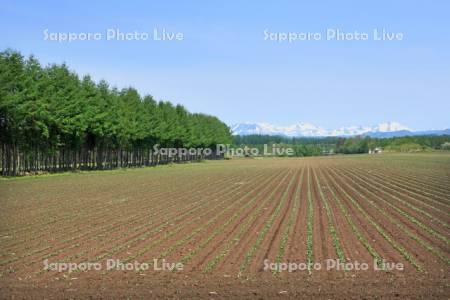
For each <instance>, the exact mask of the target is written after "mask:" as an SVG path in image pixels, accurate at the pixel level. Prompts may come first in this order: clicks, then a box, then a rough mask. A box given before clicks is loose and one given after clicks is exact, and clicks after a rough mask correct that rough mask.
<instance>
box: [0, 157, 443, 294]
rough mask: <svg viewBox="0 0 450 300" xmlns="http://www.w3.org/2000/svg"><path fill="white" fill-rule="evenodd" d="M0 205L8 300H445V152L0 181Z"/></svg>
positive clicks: (0, 254) (2, 284) (1, 268)
mask: <svg viewBox="0 0 450 300" xmlns="http://www.w3.org/2000/svg"><path fill="white" fill-rule="evenodd" d="M0 204H1V209H0V276H1V277H0V291H1V293H0V297H4V298H10V297H13V296H15V297H19V298H24V297H25V298H32V297H35V298H41V297H48V298H85V297H88V296H91V297H95V298H97V297H103V298H111V297H138V298H141V297H144V298H146V297H151V296H162V297H175V298H186V297H196V298H198V297H201V298H206V297H216V298H217V297H219V298H221V297H240V298H261V297H263V298H264V297H275V296H276V297H298V296H304V297H309V296H314V297H323V298H352V297H356V298H359V297H366V298H372V297H380V296H385V297H392V298H395V297H402V296H405V297H410V298H421V297H426V298H444V299H446V298H448V296H449V295H450V286H449V282H450V280H449V276H450V155H446V154H409V155H408V154H403V155H400V154H390V155H387V154H381V155H372V156H367V155H361V156H335V157H318V158H279V159H275V158H271V159H233V160H229V161H214V162H206V163H194V164H185V165H173V166H163V167H156V168H145V169H133V170H118V171H103V172H92V173H82V174H67V175H51V176H46V177H38V178H18V179H2V180H0ZM155 259H156V266H158V268H159V269H155V268H154V267H155ZM112 260H114V261H120V263H121V264H122V266H131V265H133V266H132V267H130V268H128V267H123V268H119V267H117V268H112V269H107V262H108V261H112ZM46 263H48V264H52V265H51V266H52V267H51V268H47V269H46V268H45V266H46V265H45V264H46ZM87 263H90V264H92V266H94V265H96V266H100V268H99V270H97V269H89V270H83V269H82V268H83V266H85V265H87ZM175 263H178V264H179V266H182V270H181V269H179V270H175V271H174V270H168V269H170V268H173V267H174V265H173V264H175ZM68 264H72V265H73V266H75V265H76V266H77V269H76V270H73V271H72V272H69V271H67V270H63V271H60V270H56V269H55V268H56V266H59V267H63V266H66V265H68ZM136 264H139V266H141V267H142V268H139V267H136ZM145 264H147V265H148V266H149V268H148V269H146V270H144V269H143V268H144V266H145ZM333 264H334V265H333ZM366 265H367V268H365V267H366ZM161 268H162V269H163V270H160V269H161ZM286 268H287V269H286ZM361 268H363V269H361Z"/></svg>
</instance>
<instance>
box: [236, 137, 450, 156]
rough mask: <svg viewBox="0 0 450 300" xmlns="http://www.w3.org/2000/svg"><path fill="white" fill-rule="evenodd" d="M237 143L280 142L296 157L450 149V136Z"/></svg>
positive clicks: (241, 141) (261, 140)
mask: <svg viewBox="0 0 450 300" xmlns="http://www.w3.org/2000/svg"><path fill="white" fill-rule="evenodd" d="M233 143H234V145H235V146H243V145H246V146H249V147H257V148H262V146H263V145H264V144H267V145H272V144H277V145H280V146H281V147H291V148H293V149H294V151H295V155H296V156H317V155H327V154H332V153H342V154H357V153H368V152H369V150H374V149H375V148H382V149H383V151H388V152H419V151H428V150H450V136H449V135H441V136H432V135H426V136H406V137H392V138H372V137H368V136H356V137H324V138H308V137H301V138H290V137H284V136H271V135H246V136H234V137H233Z"/></svg>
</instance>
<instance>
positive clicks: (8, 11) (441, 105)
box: [0, 0, 450, 130]
mask: <svg viewBox="0 0 450 300" xmlns="http://www.w3.org/2000/svg"><path fill="white" fill-rule="evenodd" d="M63 2H65V3H63ZM448 15H450V2H449V1H444V0H442V1H411V0H410V1H372V3H370V4H369V3H368V1H367V2H365V3H364V4H363V3H362V1H339V4H338V1H308V2H306V1H304V3H302V1H270V2H269V1H181V0H180V1H128V2H125V1H121V2H120V1H116V2H114V1H104V2H102V1H34V2H32V1H27V2H26V1H5V0H0V27H1V28H2V31H1V33H0V49H5V48H8V47H10V48H13V49H16V50H19V51H21V52H22V53H23V54H25V55H30V54H34V55H35V56H36V57H37V58H38V59H39V60H40V61H41V62H43V63H44V64H47V63H53V62H56V63H62V62H66V63H67V64H68V65H69V66H70V67H71V69H73V70H75V71H76V72H78V73H79V74H87V73H89V74H90V75H91V76H92V77H93V78H94V79H96V80H99V79H106V80H107V81H108V82H110V83H111V84H113V85H115V86H117V87H119V88H122V87H126V86H133V87H136V88H137V89H138V90H139V91H140V92H141V93H142V94H151V95H153V96H154V97H155V98H157V99H163V100H170V101H172V102H174V103H181V104H183V105H185V106H186V107H187V108H188V109H189V110H190V111H194V112H205V113H209V114H213V115H217V116H218V117H220V118H221V119H222V120H224V121H225V122H227V123H228V124H233V123H237V122H243V121H255V122H261V121H265V122H271V123H275V124H280V125H286V124H290V123H294V122H300V121H302V122H311V123H313V124H316V125H319V126H323V127H326V128H335V127H340V126H348V125H373V124H377V123H380V122H383V121H398V122H400V123H403V124H404V125H407V126H409V127H410V128H413V129H415V130H423V129H443V128H448V127H450V122H449V120H450V118H449V116H448V115H449V112H450V18H448ZM108 28H117V29H119V30H120V31H122V32H132V31H135V30H136V31H139V32H150V33H151V34H153V29H154V28H157V29H158V30H159V32H161V30H162V28H165V30H166V31H168V32H181V33H183V36H184V39H183V40H182V41H154V40H153V39H152V36H151V38H150V39H149V40H146V41H106V40H105V39H102V40H100V41H95V40H94V41H73V42H70V43H69V42H57V41H45V40H44V30H45V29H48V30H49V32H61V33H64V32H75V33H80V32H100V33H102V34H105V31H106V30H107V29H108ZM375 28H377V29H379V30H382V29H383V28H384V29H386V30H387V31H389V32H401V33H402V34H403V35H404V37H403V40H400V41H374V40H373V39H372V38H371V37H372V31H373V29H375ZM327 29H340V30H341V31H344V32H354V31H358V32H360V33H361V32H367V33H369V34H370V38H369V40H367V41H327V40H325V38H323V39H322V40H319V41H314V40H313V41H295V42H291V43H289V42H278V41H270V40H269V41H268V40H264V30H268V31H269V32H273V33H280V32H286V33H289V32H305V33H307V32H320V33H322V34H323V37H325V31H326V30H327Z"/></svg>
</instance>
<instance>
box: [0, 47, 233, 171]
mask: <svg viewBox="0 0 450 300" xmlns="http://www.w3.org/2000/svg"><path fill="white" fill-rule="evenodd" d="M230 142H231V134H230V130H229V128H228V126H227V125H226V124H224V123H223V122H221V121H220V120H219V119H218V118H216V117H213V116H209V115H205V114H201V113H190V112H188V111H187V110H186V109H185V108H184V107H183V106H181V105H173V104H172V103H170V102H166V101H156V100H155V99H154V98H153V97H152V96H150V95H145V96H141V95H139V93H138V92H137V90H136V89H134V88H131V87H129V88H124V89H121V90H118V89H117V88H114V87H110V86H109V84H108V83H107V82H106V81H103V80H102V81H100V82H98V83H96V82H94V81H93V80H92V79H91V78H90V77H89V76H84V77H81V78H80V77H79V76H78V75H77V74H76V73H74V72H73V71H71V70H70V69H69V68H68V67H67V66H66V65H65V64H62V65H58V64H52V65H49V66H41V64H40V63H39V61H38V60H37V59H35V58H34V57H29V58H24V57H23V56H22V55H21V54H20V53H19V52H16V51H12V50H6V51H4V52H0V144H1V148H0V151H1V162H0V163H1V173H2V174H3V175H17V174H20V173H23V172H34V171H61V170H68V169H88V168H89V169H91V168H95V169H104V168H113V167H124V166H125V167H126V166H140V165H149V164H155V163H160V162H167V161H168V159H167V158H165V157H154V156H153V155H152V153H151V148H152V147H153V146H154V145H155V144H160V145H161V146H160V147H177V148H178V147H186V148H191V147H195V148H197V147H211V148H214V147H215V145H216V144H219V143H220V144H228V143H230ZM175 159H180V160H189V159H197V157H194V158H192V157H179V158H175Z"/></svg>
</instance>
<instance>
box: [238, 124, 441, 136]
mask: <svg viewBox="0 0 450 300" xmlns="http://www.w3.org/2000/svg"><path fill="white" fill-rule="evenodd" d="M231 131H232V132H233V134H234V135H250V134H264V135H282V136H288V137H325V136H355V135H369V136H374V137H392V136H405V135H417V134H427V131H422V132H413V131H412V130H411V129H410V128H408V127H406V126H404V125H402V124H400V123H398V122H384V123H380V124H378V125H375V126H349V127H340V128H337V129H325V128H322V127H319V126H316V125H313V124H311V123H303V122H300V123H295V124H292V125H288V126H278V125H273V124H270V123H249V122H246V123H239V124H235V125H233V126H231ZM430 134H448V130H443V131H430Z"/></svg>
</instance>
